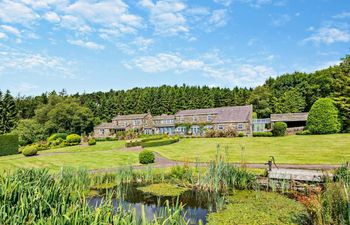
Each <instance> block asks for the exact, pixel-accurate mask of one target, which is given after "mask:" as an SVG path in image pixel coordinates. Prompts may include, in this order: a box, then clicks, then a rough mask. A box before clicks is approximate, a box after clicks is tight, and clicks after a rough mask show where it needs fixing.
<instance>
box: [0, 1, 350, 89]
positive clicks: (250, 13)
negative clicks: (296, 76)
mask: <svg viewBox="0 0 350 225" xmlns="http://www.w3.org/2000/svg"><path fill="white" fill-rule="evenodd" d="M349 47H350V2H349V1H348V0H201V1H192V0H159V1H156V0H139V1H137V0H134V1H131V0H130V1H129V0H101V1H96V0H76V1H69V0H0V89H2V90H4V89H10V90H11V91H12V93H14V94H17V93H20V94H22V95H35V94H40V93H42V92H45V91H51V90H53V89H55V90H61V89H62V88H65V89H66V90H67V91H68V92H69V93H75V92H84V91H85V92H93V91H106V90H109V89H117V90H119V89H129V88H133V87H144V86H159V85H162V84H168V85H175V84H178V85H181V84H183V83H186V84H189V85H208V86H220V87H230V88H231V87H234V86H241V87H255V86H257V85H260V84H262V83H263V82H264V81H265V79H266V78H268V77H270V76H273V77H274V76H277V75H280V74H283V73H288V72H293V71H305V72H311V71H314V70H318V69H322V68H325V67H328V66H330V65H334V64H337V63H339V60H340V58H342V57H344V56H345V55H346V54H348V53H349Z"/></svg>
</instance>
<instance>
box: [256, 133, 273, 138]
mask: <svg viewBox="0 0 350 225" xmlns="http://www.w3.org/2000/svg"><path fill="white" fill-rule="evenodd" d="M272 136H273V134H272V132H253V137H272Z"/></svg>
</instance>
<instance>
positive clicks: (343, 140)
mask: <svg viewBox="0 0 350 225" xmlns="http://www.w3.org/2000/svg"><path fill="white" fill-rule="evenodd" d="M218 144H220V146H221V152H222V153H223V154H225V155H226V158H227V159H228V160H229V161H230V162H241V161H242V160H241V159H242V157H241V156H243V159H244V161H245V162H246V163H265V162H267V160H268V159H269V156H274V157H275V159H276V163H291V164H342V163H344V162H346V161H350V134H334V135H312V136H297V135H291V136H286V137H255V138H193V139H181V140H180V142H178V143H175V144H172V145H167V146H160V147H153V148H150V150H152V151H156V152H158V153H160V154H161V155H163V156H165V157H167V158H170V159H173V160H181V161H192V162H194V161H196V160H198V161H201V162H208V161H211V160H214V159H215V155H216V152H217V145H218ZM225 147H226V148H227V151H225ZM242 149H243V150H242Z"/></svg>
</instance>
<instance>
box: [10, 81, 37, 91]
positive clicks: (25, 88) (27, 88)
mask: <svg viewBox="0 0 350 225" xmlns="http://www.w3.org/2000/svg"><path fill="white" fill-rule="evenodd" d="M36 88H38V86H37V85H34V84H30V83H24V82H23V83H20V84H18V85H16V86H15V87H14V88H13V89H15V90H16V91H17V92H18V93H27V92H30V91H32V90H34V89H36Z"/></svg>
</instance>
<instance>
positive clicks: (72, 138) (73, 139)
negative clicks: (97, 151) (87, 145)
mask: <svg viewBox="0 0 350 225" xmlns="http://www.w3.org/2000/svg"><path fill="white" fill-rule="evenodd" d="M66 141H67V144H68V145H78V144H80V142H81V137H80V136H79V135H77V134H70V135H68V136H67V138H66Z"/></svg>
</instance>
